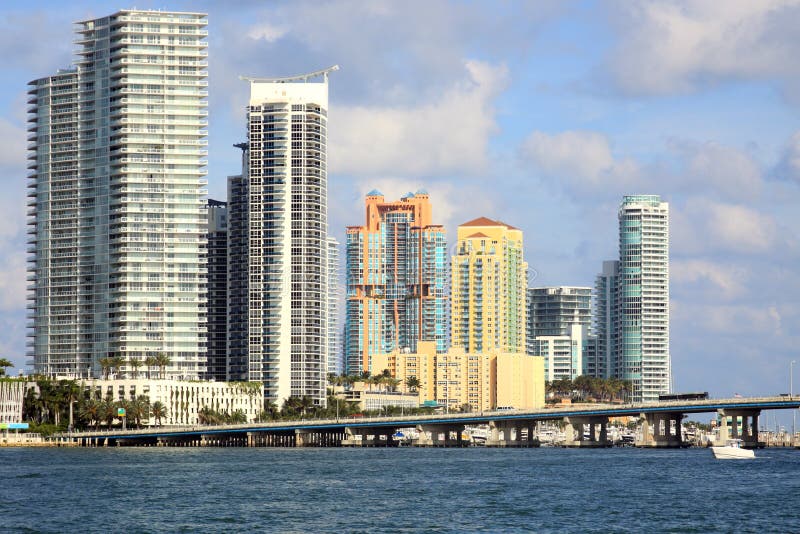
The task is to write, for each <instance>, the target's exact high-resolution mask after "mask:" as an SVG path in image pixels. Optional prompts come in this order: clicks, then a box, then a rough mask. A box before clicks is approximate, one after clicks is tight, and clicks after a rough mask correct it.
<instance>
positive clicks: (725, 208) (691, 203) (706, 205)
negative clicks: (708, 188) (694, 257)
mask: <svg viewBox="0 0 800 534" xmlns="http://www.w3.org/2000/svg"><path fill="white" fill-rule="evenodd" d="M671 224H672V239H671V242H672V244H673V246H674V249H675V250H676V251H677V252H679V253H685V254H697V253H708V252H712V251H722V252H735V253H741V254H762V253H765V252H769V251H773V250H774V249H775V247H776V246H777V245H778V244H780V243H781V241H782V240H781V233H780V232H779V228H778V225H777V223H776V222H775V219H774V218H773V217H772V216H771V215H769V214H766V213H761V212H759V211H757V210H755V209H752V208H749V207H746V206H742V205H738V204H726V203H721V202H716V201H713V200H709V199H707V198H703V197H693V198H690V199H689V200H688V201H687V202H686V204H685V205H684V206H683V207H678V206H673V210H672V214H671Z"/></svg>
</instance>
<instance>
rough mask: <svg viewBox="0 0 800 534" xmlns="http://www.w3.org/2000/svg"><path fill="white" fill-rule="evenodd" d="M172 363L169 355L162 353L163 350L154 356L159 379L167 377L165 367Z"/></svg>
mask: <svg viewBox="0 0 800 534" xmlns="http://www.w3.org/2000/svg"><path fill="white" fill-rule="evenodd" d="M170 363H172V360H171V359H170V357H169V356H167V355H166V354H164V353H163V352H161V353H159V354H158V356H156V365H157V366H158V371H159V373H160V375H161V379H162V380H164V379H165V378H166V377H167V367H168V366H169V364H170Z"/></svg>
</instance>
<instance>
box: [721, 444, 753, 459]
mask: <svg viewBox="0 0 800 534" xmlns="http://www.w3.org/2000/svg"><path fill="white" fill-rule="evenodd" d="M711 452H713V453H714V458H716V459H718V460H747V459H752V458H755V457H756V455H755V453H754V452H753V451H751V450H750V449H745V448H743V447H742V440H740V439H729V440H728V441H726V442H725V446H724V447H711Z"/></svg>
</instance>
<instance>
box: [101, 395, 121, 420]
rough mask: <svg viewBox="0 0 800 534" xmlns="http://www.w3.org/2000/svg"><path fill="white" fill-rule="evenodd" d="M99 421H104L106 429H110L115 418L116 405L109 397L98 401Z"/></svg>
mask: <svg viewBox="0 0 800 534" xmlns="http://www.w3.org/2000/svg"><path fill="white" fill-rule="evenodd" d="M99 412H100V414H99V415H100V420H101V421H105V422H106V424H108V428H111V425H113V424H114V419H116V418H117V403H115V402H114V401H113V400H112V399H111V398H110V397H106V398H105V399H104V400H102V401H100V409H99Z"/></svg>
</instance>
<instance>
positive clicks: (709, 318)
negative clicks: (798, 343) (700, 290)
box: [677, 304, 782, 336]
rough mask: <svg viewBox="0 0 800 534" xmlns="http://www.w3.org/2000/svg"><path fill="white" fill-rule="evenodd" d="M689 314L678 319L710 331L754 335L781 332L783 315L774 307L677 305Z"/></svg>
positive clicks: (713, 332) (682, 311)
mask: <svg viewBox="0 0 800 534" xmlns="http://www.w3.org/2000/svg"><path fill="white" fill-rule="evenodd" d="M677 309H679V310H681V313H685V314H688V315H685V316H682V317H678V320H680V321H682V322H683V321H685V322H688V323H694V324H695V325H696V326H699V327H700V328H702V329H704V330H706V331H707V332H708V333H712V334H726V335H730V334H731V333H737V334H744V335H748V336H756V335H781V334H782V317H781V314H780V312H779V311H778V309H777V308H776V307H775V306H766V307H763V306H753V305H746V304H732V305H726V306H709V305H698V306H692V307H690V308H688V309H684V308H683V307H678V308H677Z"/></svg>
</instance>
